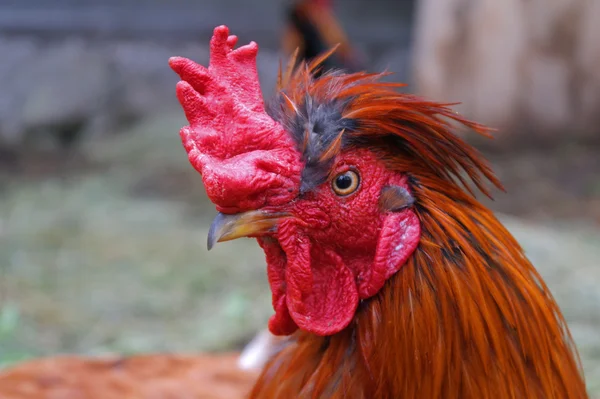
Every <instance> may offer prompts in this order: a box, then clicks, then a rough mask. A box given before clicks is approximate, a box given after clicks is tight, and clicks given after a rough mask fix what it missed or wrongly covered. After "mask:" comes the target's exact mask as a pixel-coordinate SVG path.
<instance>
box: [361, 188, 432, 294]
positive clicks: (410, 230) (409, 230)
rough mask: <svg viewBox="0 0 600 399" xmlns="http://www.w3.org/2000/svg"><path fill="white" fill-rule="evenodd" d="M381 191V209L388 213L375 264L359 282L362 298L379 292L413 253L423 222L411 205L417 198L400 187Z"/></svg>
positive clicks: (380, 234)
mask: <svg viewBox="0 0 600 399" xmlns="http://www.w3.org/2000/svg"><path fill="white" fill-rule="evenodd" d="M381 194H382V195H381V197H380V201H379V205H380V207H381V209H382V212H385V211H387V212H388V213H387V214H386V216H385V219H384V221H383V226H382V227H381V232H380V233H379V239H378V241H377V249H376V251H375V258H374V260H373V265H372V266H371V269H370V270H369V271H368V272H367V273H366V274H365V275H364V276H363V280H362V281H361V282H360V284H359V295H360V298H361V299H366V298H370V297H372V296H373V295H375V294H377V292H379V290H380V289H381V288H382V287H383V285H384V284H385V282H386V280H387V279H389V278H390V277H392V276H393V275H394V274H395V273H396V272H397V271H398V270H400V268H401V267H402V266H403V265H404V264H405V263H406V261H407V260H408V258H409V257H410V256H411V255H412V254H413V252H414V251H415V249H416V248H417V246H418V245H419V239H420V238H421V223H420V222H419V218H418V216H417V215H416V214H415V212H414V211H413V210H412V209H410V208H409V207H410V206H411V205H413V204H414V197H413V196H412V195H411V194H410V193H409V192H408V191H407V190H406V189H405V188H403V187H399V186H387V187H385V188H384V189H383V190H382V193H381ZM407 208H408V209H407ZM390 211H391V212H390Z"/></svg>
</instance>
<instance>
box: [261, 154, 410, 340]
mask: <svg viewBox="0 0 600 399" xmlns="http://www.w3.org/2000/svg"><path fill="white" fill-rule="evenodd" d="M349 169H352V170H354V171H355V172H357V173H358V174H359V176H360V178H361V181H360V184H359V187H358V188H357V189H356V191H354V192H353V193H351V194H349V195H347V196H339V195H337V194H336V193H335V192H334V190H333V188H332V185H331V180H330V181H327V182H325V183H323V184H322V185H321V186H319V187H318V188H317V189H316V190H314V191H313V192H310V193H307V194H305V195H304V196H303V197H301V198H297V199H296V200H295V201H293V202H292V203H290V204H289V205H286V206H284V207H276V208H275V207H274V208H271V209H269V210H272V211H278V212H279V211H284V212H289V213H290V214H292V215H293V216H292V217H290V218H286V219H284V220H282V221H281V222H280V224H279V226H278V231H277V233H275V234H273V235H272V236H269V237H266V238H259V243H260V245H261V247H262V248H263V250H264V251H265V253H266V255H267V264H268V276H269V283H270V285H271V290H272V292H273V306H274V308H275V315H274V316H273V317H272V318H271V320H270V321H269V328H270V329H271V331H272V332H273V333H274V334H277V335H287V334H291V333H292V332H294V331H295V330H296V329H297V328H298V327H300V328H301V329H303V330H306V331H310V332H313V333H315V334H318V335H330V334H334V333H336V332H339V331H340V330H342V329H343V328H345V327H346V326H347V325H348V324H349V323H350V321H351V320H352V318H353V316H354V314H355V312H356V309H357V306H358V303H359V300H362V299H367V298H369V297H371V296H373V295H375V294H376V293H377V292H378V291H379V290H380V289H381V288H382V286H383V284H384V283H385V281H386V280H387V279H388V278H389V277H391V276H392V275H393V274H394V273H395V272H397V271H398V270H399V268H400V267H401V266H402V265H403V264H404V263H405V262H406V259H407V258H408V257H409V256H410V255H411V254H412V252H413V251H414V249H415V248H416V246H417V245H418V242H419V238H420V224H419V220H418V218H417V216H416V214H415V213H414V211H413V210H412V209H404V210H402V211H400V212H394V213H392V212H385V211H383V212H382V210H380V209H379V196H380V193H381V190H382V189H383V188H384V187H385V186H387V185H390V184H393V185H397V186H401V187H404V188H406V189H407V190H408V186H407V184H406V178H405V177H403V176H402V175H400V174H399V173H396V172H393V171H390V170H389V169H387V168H386V166H385V165H384V163H383V162H382V161H381V160H379V159H377V158H376V156H375V155H374V154H373V153H372V152H371V151H369V150H367V149H359V150H356V149H354V150H351V151H348V152H343V153H342V154H340V155H339V156H338V158H337V159H336V164H335V166H334V168H333V173H332V174H331V176H332V179H335V176H337V175H338V174H340V173H344V172H346V171H347V170H349Z"/></svg>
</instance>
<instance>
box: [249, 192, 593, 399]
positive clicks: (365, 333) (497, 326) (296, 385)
mask: <svg viewBox="0 0 600 399" xmlns="http://www.w3.org/2000/svg"><path fill="white" fill-rule="evenodd" d="M416 189H417V191H421V192H417V195H418V196H421V198H427V199H428V200H427V201H425V202H423V203H421V206H420V208H419V216H420V218H421V223H422V230H423V236H422V239H421V243H420V245H419V247H418V249H417V250H416V252H415V254H414V255H413V256H412V258H411V259H410V260H409V262H408V263H407V264H406V265H405V266H403V267H402V269H401V270H400V271H399V272H398V273H397V274H396V275H395V276H394V277H393V278H391V279H390V280H389V281H388V282H387V284H386V286H385V287H384V288H383V289H382V290H381V291H380V292H379V294H377V295H376V296H375V297H373V298H371V299H369V300H367V301H364V302H363V303H362V304H361V306H360V308H359V310H358V311H357V314H356V317H355V319H354V321H353V323H352V324H351V325H350V326H349V327H348V328H346V329H345V330H343V331H342V332H340V333H338V334H336V335H334V336H331V337H325V338H324V337H317V336H314V335H311V334H307V333H300V334H299V335H297V336H296V337H295V339H296V341H295V342H294V343H292V344H291V345H289V346H287V347H286V348H285V349H283V350H282V351H281V352H280V353H279V354H278V355H276V356H275V357H274V358H273V360H272V361H271V362H270V363H269V364H268V365H267V366H266V368H265V370H264V372H263V374H262V376H261V378H260V379H259V381H258V382H257V385H256V387H255V389H254V392H253V394H252V396H251V397H253V398H289V397H319V398H342V397H344V398H347V397H351V398H355V397H356V398H375V397H377V398H397V397H403V398H440V397H444V398H450V399H453V398H456V399H458V398H462V399H464V398H499V397H502V398H511V397H515V398H525V397H526V398H561V399H562V398H577V399H579V398H586V397H587V396H586V392H585V384H584V381H583V377H582V375H581V369H580V364H579V360H578V356H577V353H576V351H575V349H574V345H573V342H572V340H571V337H570V335H569V332H568V330H567V328H566V325H565V322H564V320H563V316H562V314H561V313H560V310H559V308H558V306H557V304H556V303H555V301H554V299H553V298H552V296H551V294H550V293H549V291H548V289H547V287H546V286H545V284H544V283H543V282H542V280H541V277H540V276H539V275H538V273H537V272H536V271H535V269H534V268H533V266H532V265H531V264H530V263H529V261H528V260H527V259H526V257H525V255H524V254H523V252H522V250H521V248H520V247H519V245H518V243H517V242H516V241H515V240H514V238H513V237H512V236H511V235H510V233H509V232H508V231H507V230H506V229H505V228H504V227H503V226H502V224H501V223H500V222H499V221H498V220H497V219H496V218H495V217H494V215H493V214H492V213H491V212H490V211H489V210H487V209H486V208H484V207H483V206H482V205H480V204H479V203H478V202H476V201H475V200H470V199H466V198H463V200H464V201H456V200H455V199H452V200H451V199H450V198H451V197H449V196H447V195H446V194H447V193H446V194H444V193H442V192H436V191H434V190H424V189H421V188H419V187H417V188H416ZM434 204H436V205H434ZM437 204H439V205H437ZM299 392H300V395H299V394H298V393H299ZM303 395H306V396H303Z"/></svg>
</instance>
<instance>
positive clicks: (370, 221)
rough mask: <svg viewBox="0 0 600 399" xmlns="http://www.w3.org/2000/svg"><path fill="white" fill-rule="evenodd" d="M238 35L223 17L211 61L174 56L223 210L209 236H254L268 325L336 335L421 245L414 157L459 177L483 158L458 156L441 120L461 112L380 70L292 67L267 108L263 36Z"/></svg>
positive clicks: (192, 134)
mask: <svg viewBox="0 0 600 399" xmlns="http://www.w3.org/2000/svg"><path fill="white" fill-rule="evenodd" d="M236 41H237V38H236V37H235V36H230V35H229V31H228V29H227V27H225V26H220V27H217V28H216V29H215V30H214V35H213V37H212V40H211V42H210V62H209V66H208V67H203V66H201V65H198V64H196V63H195V62H193V61H190V60H188V59H184V58H179V57H174V58H171V60H170V65H171V67H172V68H173V70H174V71H175V72H176V73H178V74H179V76H180V77H181V79H182V80H181V81H180V82H179V83H178V84H177V96H178V98H179V101H180V103H181V105H182V106H183V109H184V111H185V114H186V117H187V119H188V122H189V126H186V127H183V128H182V129H181V138H182V141H183V144H184V147H185V149H186V151H187V153H188V156H189V160H190V162H191V164H192V165H193V166H194V167H195V168H196V169H197V170H198V172H200V174H201V175H202V180H203V183H204V186H205V188H206V192H207V194H208V196H209V198H210V199H211V201H212V202H213V203H214V204H215V205H216V208H217V210H218V211H219V214H218V215H217V217H216V219H215V220H214V222H213V224H212V226H211V229H210V232H209V237H208V246H209V248H210V247H211V246H212V245H213V244H214V243H216V242H217V241H226V240H231V239H235V238H239V237H255V238H257V240H258V243H259V245H260V246H261V247H262V249H263V250H264V252H265V254H266V260H267V273H268V278H269V284H270V286H271V290H272V295H273V296H272V300H273V307H274V310H275V314H274V315H273V316H272V317H271V319H270V321H269V328H270V330H271V332H273V333H274V334H277V335H288V334H291V333H293V332H294V331H295V330H297V329H298V328H300V329H302V330H305V331H308V332H311V333H314V334H317V335H322V336H326V335H331V334H335V333H337V332H339V331H341V330H342V329H344V328H346V327H347V326H348V325H349V324H350V323H351V322H352V320H353V317H354V315H355V313H356V311H357V308H358V306H359V303H360V302H361V301H362V300H365V299H368V298H370V297H372V296H374V295H376V294H377V293H378V292H379V291H380V290H381V289H382V287H383V286H384V284H385V283H386V281H387V280H388V279H389V278H390V277H391V276H393V275H394V274H395V273H397V272H398V271H399V270H400V269H401V268H402V266H403V265H404V264H405V263H406V261H407V259H408V258H409V257H410V256H411V255H412V253H413V251H415V249H416V248H417V246H418V245H419V241H420V239H421V223H420V219H419V214H418V211H417V207H418V205H419V200H420V199H419V198H418V197H416V196H415V194H414V191H413V184H412V183H411V182H413V178H412V177H411V168H413V167H414V168H420V170H421V171H422V173H421V175H422V176H423V177H424V178H425V179H426V178H427V177H428V176H431V177H432V178H435V177H442V178H444V177H447V178H448V179H449V181H451V180H452V179H451V175H453V174H454V173H455V172H457V170H458V169H459V168H460V167H462V168H463V169H467V170H469V169H471V170H472V169H473V165H472V164H469V162H470V161H469V156H468V154H467V156H464V154H462V153H461V157H458V156H457V157H453V156H452V155H448V154H451V152H452V150H453V149H454V148H455V147H456V148H459V149H461V151H462V147H461V146H460V144H461V143H460V142H459V141H460V139H458V138H457V137H456V136H454V135H445V134H444V133H443V132H445V131H446V130H445V129H442V128H443V127H446V122H444V120H445V119H444V118H445V117H450V118H453V119H456V120H459V121H461V122H464V121H463V120H461V119H460V118H459V117H458V116H456V114H454V113H453V112H451V111H450V110H449V109H448V108H446V107H445V106H444V105H442V104H436V103H429V102H425V101H422V100H420V99H418V98H415V97H412V96H408V95H402V94H399V93H398V92H397V91H396V90H395V87H396V86H398V85H393V84H387V83H385V84H384V83H380V82H378V79H379V78H380V76H381V75H379V74H366V73H356V74H350V75H345V74H341V73H337V72H329V73H326V74H324V75H323V76H321V77H319V78H318V79H316V78H314V77H313V72H314V70H315V69H316V68H317V67H318V64H319V63H320V62H321V61H322V59H319V60H315V61H314V62H313V63H312V64H311V65H305V64H303V65H301V66H300V67H299V68H298V69H296V71H295V72H294V73H291V72H290V73H289V74H288V75H289V76H287V77H285V79H284V80H285V82H284V83H283V84H281V85H280V86H281V87H280V89H279V91H278V93H277V94H276V96H275V98H274V101H273V103H272V105H271V107H270V108H269V110H268V111H267V110H266V109H265V106H264V103H263V98H262V94H261V90H260V85H259V81H258V74H257V70H256V55H257V51H258V46H257V45H256V43H254V42H251V43H250V44H248V45H245V46H242V47H239V48H234V47H235V44H236ZM473 126H474V125H473ZM473 126H472V127H473ZM457 151H458V150H457ZM423 154H428V155H427V157H425V156H423ZM461 163H463V164H461Z"/></svg>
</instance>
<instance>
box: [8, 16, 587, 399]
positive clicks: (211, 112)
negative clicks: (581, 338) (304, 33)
mask: <svg viewBox="0 0 600 399" xmlns="http://www.w3.org/2000/svg"><path fill="white" fill-rule="evenodd" d="M236 41H237V39H236V37H235V36H232V35H229V31H228V29H227V28H226V27H225V26H220V27H217V28H216V29H215V31H214V35H213V38H212V40H211V45H210V47H211V56H210V64H209V66H208V68H205V67H203V66H201V65H198V64H196V63H194V62H193V61H190V60H188V59H184V58H179V57H175V58H172V59H171V60H170V65H171V67H172V68H173V69H174V70H175V72H177V73H178V74H179V76H180V77H181V81H180V82H179V83H178V84H177V96H178V98H179V100H180V102H181V104H182V106H183V109H184V111H185V114H186V117H187V119H188V121H189V126H185V127H183V128H182V129H181V138H182V141H183V145H184V147H185V149H186V151H187V153H188V157H189V160H190V162H191V164H192V165H193V166H194V167H195V168H196V169H197V170H198V171H199V172H200V174H201V176H202V180H203V183H204V186H205V188H206V191H207V194H208V196H209V198H210V199H211V201H212V202H213V203H214V204H215V205H216V208H217V210H218V214H217V216H216V218H215V220H214V222H213V223H212V225H211V228H210V231H209V236H208V247H209V248H211V247H212V246H213V245H215V244H216V243H217V242H222V241H228V240H233V239H236V238H241V237H254V238H256V239H257V241H258V244H259V245H260V246H261V247H262V249H263V250H264V252H265V255H266V263H267V276H268V280H269V284H270V287H271V290H272V300H273V308H274V315H273V316H272V317H271V319H270V320H269V323H268V328H269V330H270V331H271V333H272V334H274V335H276V336H281V337H284V338H282V341H278V344H277V345H278V349H277V351H276V352H275V353H274V354H273V355H272V356H271V357H270V359H269V360H268V361H267V363H266V365H265V367H264V369H263V370H262V372H261V373H260V376H258V377H257V379H256V380H255V381H254V387H253V388H252V389H251V390H250V388H248V390H249V397H250V398H282V399H283V398H285V399H287V398H365V399H366V398H369V399H370V398H384V399H385V398H449V399H458V398H461V399H469V398H478V399H481V398H560V399H566V398H577V399H580V398H587V394H586V390H585V383H584V378H583V375H582V371H581V366H580V362H579V359H578V355H577V352H576V349H575V347H574V344H573V341H572V338H571V336H570V333H569V331H568V328H567V326H566V323H565V321H564V318H563V316H562V314H561V311H560V309H559V307H558V306H557V304H556V302H555V301H554V299H553V298H552V295H551V294H550V292H549V290H548V288H547V287H546V285H545V284H544V282H543V281H542V279H541V277H540V275H539V274H538V273H537V272H536V270H535V269H534V267H533V266H532V265H531V263H530V262H529V261H528V260H527V258H526V257H525V255H524V253H523V251H522V249H521V248H520V247H519V245H518V243H517V242H516V241H515V239H514V238H513V237H512V236H511V235H510V234H509V232H508V231H507V230H506V229H505V228H504V227H503V226H502V224H501V223H500V222H499V221H498V220H497V219H496V218H495V217H494V215H493V214H492V212H491V211H490V210H488V209H487V208H485V207H484V206H483V205H482V204H481V203H480V202H478V201H477V200H476V198H475V189H477V190H479V191H481V192H482V193H484V194H486V195H489V188H488V184H491V185H493V186H496V187H499V188H500V187H501V185H500V183H499V182H498V180H497V179H496V178H495V177H494V175H493V173H492V171H491V170H490V168H489V166H488V165H487V163H486V162H485V161H484V160H482V159H481V157H480V156H479V155H478V154H477V152H476V151H475V150H474V149H473V148H471V147H470V146H469V145H467V144H466V143H465V142H464V141H462V140H461V139H460V138H459V137H458V136H456V135H454V134H453V133H452V132H451V130H452V129H451V128H452V125H453V123H460V124H463V125H465V126H467V127H468V128H471V129H474V130H475V131H477V132H480V133H482V134H487V133H488V129H486V128H485V127H483V126H481V125H479V124H476V123H473V122H469V121H467V120H466V119H464V118H462V117H461V116H459V115H457V114H456V113H454V112H452V111H451V110H450V108H449V105H447V104H440V103H436V102H432V101H426V100H423V99H420V98H418V97H414V96H411V95H406V94H400V93H398V92H397V91H396V87H397V86H398V85H395V84H390V83H382V82H380V81H379V79H380V78H381V75H380V74H368V73H362V72H361V73H354V74H343V73H340V72H334V71H327V72H324V73H323V74H322V75H321V76H320V77H318V78H315V77H314V74H315V72H316V71H318V68H319V65H320V63H321V61H322V59H323V58H324V57H326V56H327V55H328V54H325V55H323V56H322V57H319V58H317V59H315V60H314V61H313V62H311V63H310V64H305V63H303V64H301V65H300V67H299V68H296V69H295V70H294V71H291V72H289V73H285V74H280V78H279V90H278V92H277V94H276V96H275V98H274V100H273V102H272V103H271V104H270V106H269V107H265V105H264V103H263V99H262V95H261V91H260V86H259V82H258V76H257V70H256V55H257V51H258V47H257V45H256V44H255V43H253V42H252V43H250V44H249V45H245V46H242V47H239V48H235V45H236ZM282 75H283V76H282ZM486 182H487V183H486ZM471 183H472V184H471ZM286 337H287V338H286ZM160 359H161V358H160V357H155V358H154V360H152V361H151V362H150V361H149V363H146V364H145V365H143V364H139V365H138V366H139V367H140V368H145V370H146V371H145V372H142V373H140V372H137V373H136V370H135V367H134V365H133V364H129V365H128V363H127V362H125V363H124V365H125V367H122V366H119V365H118V364H117V365H116V366H115V367H117V369H118V370H119V371H118V372H112V373H111V374H110V378H112V380H110V381H107V380H106V379H108V378H109V376H106V379H102V378H96V379H95V380H94V382H93V384H91V385H86V382H85V381H84V380H83V377H86V376H88V377H89V374H90V373H91V372H88V375H84V374H80V376H81V377H82V378H81V380H79V381H75V382H74V383H75V385H79V386H80V387H81V386H83V387H87V389H88V390H89V391H90V392H92V391H93V390H94V389H96V391H95V392H101V391H98V390H101V389H105V390H106V391H104V392H102V395H100V394H96V395H97V396H93V395H90V396H88V397H102V398H107V399H108V398H117V397H128V398H150V397H174V398H175V397H200V398H203V397H212V396H198V394H197V393H196V392H197V391H196V390H195V389H197V388H198V386H203V384H204V387H205V388H206V384H207V382H206V380H202V381H197V380H195V377H194V375H195V374H194V373H193V372H192V371H191V370H190V369H185V370H184V371H181V370H180V369H176V368H173V369H170V368H169V367H168V364H167V363H165V362H162V361H161V360H160ZM199 359H200V358H199ZM203 359H204V360H205V358H203ZM204 360H202V363H204V364H205V366H208V367H212V366H211V365H207V364H206V363H205V362H204ZM189 361H190V364H193V362H194V361H193V360H189ZM214 361H215V362H217V361H218V360H217V358H215V359H214ZM81 362H82V363H81V364H80V367H81V369H84V368H86V367H87V368H88V369H89V368H90V367H89V363H85V362H84V361H83V360H82V361H81ZM88 362H89V361H88ZM152 362H155V364H157V366H156V367H151V366H152V364H153V363H152ZM161 362H162V363H161ZM198 362H199V364H198V365H197V367H196V371H197V373H199V374H201V375H203V373H205V372H207V370H201V367H202V366H200V360H198ZM34 364H35V363H34ZM86 365H87V366H86ZM159 365H165V367H159ZM28 366H30V367H29V368H28ZM127 366H129V367H127ZM119 367H121V368H120V369H119ZM48 369H51V370H50V371H48ZM48 369H46V370H42V369H40V368H37V369H35V368H34V367H32V365H27V364H25V365H23V366H21V367H20V368H17V369H16V370H12V371H11V370H9V371H8V372H6V373H5V374H4V375H3V376H0V397H1V398H10V399H21V398H29V397H36V398H44V397H51V396H50V395H47V396H44V395H43V393H44V390H43V389H39V388H38V391H36V392H37V396H26V395H25V394H23V395H22V396H19V395H15V394H13V395H12V396H10V395H7V394H6V392H12V391H10V389H11V388H13V389H14V384H15V382H16V381H18V376H21V377H22V378H21V381H23V375H25V376H26V377H32V376H35V377H36V379H35V380H34V382H31V381H29V383H30V384H33V386H35V387H39V384H40V381H42V382H43V383H45V384H47V385H48V386H50V387H54V389H56V387H57V386H58V387H60V384H61V383H62V382H61V380H60V378H59V379H49V380H48V379H47V378H46V379H44V378H45V377H47V376H48V375H59V376H61V377H62V378H63V379H64V378H67V377H68V376H70V375H71V376H72V375H78V374H77V373H78V371H77V368H70V369H69V368H67V367H65V362H62V363H61V362H57V363H55V364H51V366H50V367H48ZM19 372H20V374H19ZM36 372H37V374H36ZM232 372H233V371H232ZM51 373H54V374H51ZM102 377H104V375H103V376H102ZM165 378H166V379H167V381H168V383H169V387H170V388H171V389H175V388H174V387H178V389H179V391H177V390H176V389H175V390H172V391H170V394H171V396H167V395H162V396H161V395H158V396H156V395H155V396H153V392H152V391H151V390H149V389H144V388H143V387H144V386H145V385H146V384H148V385H150V384H152V383H153V382H154V383H155V384H156V381H160V380H161V379H165ZM123 380H126V381H127V383H128V385H126V387H127V390H125V389H124V388H122V385H123ZM177 381H179V385H178V386H177V385H176V382H177ZM223 381H227V380H226V379H221V382H223ZM26 382H27V381H26ZM71 382H73V381H72V378H71ZM11 384H13V385H11ZM22 384H23V383H22ZM35 384H37V385H35ZM136 384H137V385H136ZM25 386H27V385H25ZM136 386H137V389H135V388H136ZM159 386H160V383H159ZM25 392H26V391H25ZM174 392H178V393H179V395H177V394H176V393H174ZM119 394H120V395H119ZM52 397H60V396H59V395H55V396H52ZM73 397H75V396H73ZM80 397H86V396H83V395H81V396H80ZM215 397H218V396H215ZM222 397H227V398H234V397H236V396H235V395H234V394H232V393H231V392H229V394H228V396H227V395H225V396H222Z"/></svg>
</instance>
